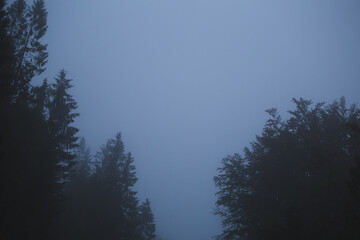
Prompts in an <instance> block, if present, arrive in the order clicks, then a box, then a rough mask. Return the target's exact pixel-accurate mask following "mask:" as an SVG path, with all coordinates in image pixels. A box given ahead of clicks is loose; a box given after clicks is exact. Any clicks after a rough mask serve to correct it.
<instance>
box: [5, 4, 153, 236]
mask: <svg viewBox="0 0 360 240" xmlns="http://www.w3.org/2000/svg"><path fill="white" fill-rule="evenodd" d="M46 31H47V10H46V6H45V4H44V1H43V0H35V1H33V3H32V4H31V5H29V4H27V2H26V1H25V0H15V1H13V2H12V4H11V5H6V3H5V1H4V0H0V81H1V82H0V111H1V113H0V177H1V179H0V237H1V239H9V240H10V239H11V240H13V239H134V240H151V239H154V238H155V224H154V216H153V214H152V211H151V207H150V201H149V200H146V201H145V202H142V203H140V201H139V199H138V198H137V194H136V191H135V190H134V185H135V183H136V180H137V178H136V172H135V166H134V159H133V157H132V155H131V154H130V153H126V152H125V148H124V144H123V142H122V139H121V135H120V133H118V134H117V135H116V136H115V138H113V139H110V140H109V141H108V142H107V143H106V144H105V145H104V146H103V147H101V149H100V151H99V152H98V154H97V155H96V156H95V157H92V156H91V154H90V151H89V150H88V148H87V147H86V144H85V140H84V139H81V140H80V142H79V141H78V136H77V133H78V131H79V129H77V128H76V127H74V126H73V123H74V121H75V119H76V117H77V116H78V115H79V114H78V113H76V109H77V103H76V101H75V99H74V98H73V96H72V95H71V94H69V90H70V89H71V87H72V83H71V82H72V80H71V79H70V78H69V77H68V75H67V73H66V71H65V70H61V71H60V72H59V74H58V76H57V77H55V79H54V81H53V82H49V81H47V79H45V80H44V81H43V82H42V84H41V85H40V86H35V85H33V84H32V80H33V79H34V78H35V77H38V76H40V74H42V73H43V72H44V71H45V70H46V63H47V57H48V51H47V44H45V43H44V42H43V40H42V39H43V37H44V35H45V33H46Z"/></svg>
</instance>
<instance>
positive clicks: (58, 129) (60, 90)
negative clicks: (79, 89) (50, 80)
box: [48, 70, 79, 182]
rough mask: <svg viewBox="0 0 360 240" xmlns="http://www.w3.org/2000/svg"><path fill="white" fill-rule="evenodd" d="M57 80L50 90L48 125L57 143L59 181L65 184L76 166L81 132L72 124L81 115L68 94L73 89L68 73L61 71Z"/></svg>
mask: <svg viewBox="0 0 360 240" xmlns="http://www.w3.org/2000/svg"><path fill="white" fill-rule="evenodd" d="M55 80H56V83H54V84H52V85H51V88H50V102H49V107H48V109H49V110H48V111H49V119H48V124H49V132H50V135H51V136H52V137H53V141H54V142H55V143H56V148H55V149H54V151H56V155H57V163H58V168H59V171H58V173H59V175H58V181H59V182H64V181H65V180H66V178H67V177H68V176H69V174H70V170H71V168H72V166H73V165H74V161H73V159H74V158H75V154H74V152H73V149H74V148H75V147H76V146H77V145H76V140H77V137H76V133H77V132H78V131H79V130H78V129H77V128H75V127H73V126H72V125H71V124H72V123H73V122H74V120H75V118H76V117H77V116H78V115H79V114H78V113H74V112H73V111H74V110H75V109H76V108H77V103H76V101H75V100H74V99H73V97H72V96H71V95H70V94H69V92H68V91H69V89H70V88H71V87H72V85H71V84H70V83H71V79H68V78H67V76H66V72H65V71H64V70H61V71H60V73H59V75H58V77H57V78H55Z"/></svg>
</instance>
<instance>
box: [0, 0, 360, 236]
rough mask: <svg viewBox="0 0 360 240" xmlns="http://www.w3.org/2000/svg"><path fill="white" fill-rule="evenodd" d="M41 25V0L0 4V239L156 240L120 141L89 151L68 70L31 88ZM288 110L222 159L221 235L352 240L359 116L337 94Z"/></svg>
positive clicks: (358, 190)
mask: <svg viewBox="0 0 360 240" xmlns="http://www.w3.org/2000/svg"><path fill="white" fill-rule="evenodd" d="M47 18H48V12H47V8H46V6H45V2H44V0H34V1H33V2H32V3H31V4H29V3H28V2H27V1H25V0H15V1H12V3H11V4H7V3H6V1H5V0H0V84H1V85H0V111H1V112H0V176H1V180H0V195H1V196H0V223H1V224H0V238H1V239H4V240H17V239H39V240H41V239H44V240H45V239H46V240H48V239H54V240H57V239H58V240H65V239H109V240H111V239H119V240H155V239H158V240H159V239H162V238H161V237H160V236H158V234H157V228H156V224H155V222H156V221H155V217H156V215H155V216H154V214H153V211H152V208H151V201H150V200H151V199H150V200H149V199H148V198H146V199H145V200H144V201H141V200H140V198H139V196H138V195H139V194H138V192H137V190H136V189H135V185H136V183H137V181H138V178H137V172H136V168H135V166H136V164H135V163H136V162H135V159H134V157H133V155H132V154H131V153H130V152H128V151H127V150H126V149H125V144H124V142H123V139H122V134H121V133H120V132H114V137H112V138H110V139H109V140H108V141H107V142H105V143H104V144H103V145H102V146H101V147H100V148H99V150H98V151H97V153H96V154H92V153H91V151H90V149H89V147H88V145H87V143H86V140H85V138H84V137H80V136H79V129H78V128H77V127H75V124H74V123H75V121H76V119H77V117H79V113H78V112H77V108H78V103H77V101H76V99H75V96H73V95H72V94H71V93H70V92H71V89H72V87H73V85H72V84H73V80H72V79H71V77H69V74H68V73H67V71H66V70H64V69H63V70H60V71H59V73H58V75H57V76H53V77H52V79H51V80H48V79H47V78H45V79H44V80H43V81H42V83H41V84H39V85H36V84H34V79H38V78H39V77H41V78H43V74H44V72H45V70H46V67H47V61H48V56H49V52H48V45H47V43H45V41H44V36H45V34H46V32H47V28H48V25H47ZM60 68H61V67H60ZM74 81H76V79H75V80H74ZM292 102H293V104H294V109H293V110H289V111H288V115H287V117H286V119H285V120H283V118H282V116H281V115H280V114H279V113H278V111H277V109H276V108H271V109H268V110H266V113H267V114H268V115H269V118H268V120H267V121H266V123H265V125H264V128H263V130H262V132H261V134H260V135H258V136H256V138H255V140H254V141H252V142H250V146H249V147H245V148H244V149H243V151H242V154H240V153H236V154H233V155H230V154H229V155H227V156H226V157H225V158H223V159H222V161H221V162H220V160H219V164H220V167H219V168H218V169H217V175H216V176H214V178H213V182H214V184H215V186H216V189H217V192H216V194H215V198H216V204H215V206H214V209H215V210H214V215H216V216H218V217H220V219H221V225H222V232H221V233H220V234H219V235H217V236H215V237H216V238H217V239H219V240H235V239H238V240H255V239H274V240H275V239H276V240H280V239H299V240H300V239H319V240H320V239H327V240H330V239H331V240H332V239H334V240H335V239H350V240H356V239H360V228H359V226H360V109H359V108H358V106H357V105H355V104H352V105H351V104H348V103H347V101H346V99H345V97H341V98H339V99H337V100H335V101H334V102H332V103H330V104H327V103H325V102H320V103H314V102H313V101H311V100H307V99H304V98H293V100H292ZM244 127H246V126H244ZM209 211H211V209H209ZM189 218H191V216H189ZM200 224H201V223H200ZM179 228H180V227H179Z"/></svg>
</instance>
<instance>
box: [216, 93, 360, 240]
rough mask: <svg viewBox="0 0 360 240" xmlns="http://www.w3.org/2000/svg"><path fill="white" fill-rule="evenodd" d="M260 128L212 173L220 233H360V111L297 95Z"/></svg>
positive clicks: (288, 235) (234, 236)
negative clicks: (284, 110) (285, 114)
mask: <svg viewBox="0 0 360 240" xmlns="http://www.w3.org/2000/svg"><path fill="white" fill-rule="evenodd" d="M293 102H294V103H295V105H296V108H295V110H293V111H289V114H290V117H289V119H288V120H286V121H283V120H282V119H281V117H280V116H279V114H278V113H277V111H276V109H270V110H267V112H268V113H269V114H270V119H269V120H268V121H267V122H266V124H265V127H264V129H263V132H262V134H261V135H260V136H257V137H256V140H255V141H253V142H252V143H251V147H250V148H245V149H244V153H243V155H242V156H241V155H239V154H235V155H233V156H228V157H226V158H224V159H223V160H222V167H221V168H219V169H218V175H217V176H216V177H215V178H214V181H215V184H216V186H217V187H218V189H219V191H218V192H217V197H218V200H217V208H216V212H215V213H216V214H218V215H220V216H222V217H223V221H222V225H223V228H224V229H223V233H222V234H221V235H220V236H218V238H219V239H328V240H329V239H360V228H359V226H360V197H359V196H360V161H359V153H360V152H359V150H360V149H359V148H360V142H359V136H360V132H359V127H358V126H359V123H360V110H359V109H358V108H357V107H356V106H355V105H352V106H350V107H348V106H347V105H346V102H345V98H341V99H340V100H338V101H335V102H334V103H332V104H328V105H325V104H324V103H319V104H316V105H313V104H312V102H311V101H308V100H304V99H301V98H300V99H298V100H297V99H293Z"/></svg>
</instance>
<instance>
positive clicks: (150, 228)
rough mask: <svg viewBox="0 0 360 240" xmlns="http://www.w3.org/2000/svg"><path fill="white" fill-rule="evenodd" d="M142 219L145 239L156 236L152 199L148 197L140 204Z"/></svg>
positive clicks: (149, 239) (142, 230)
mask: <svg viewBox="0 0 360 240" xmlns="http://www.w3.org/2000/svg"><path fill="white" fill-rule="evenodd" d="M139 210H140V219H141V232H142V235H143V239H144V240H152V239H154V238H155V237H156V235H155V231H156V229H155V223H154V215H153V213H152V211H151V207H150V201H149V200H148V199H146V201H145V202H143V203H142V204H141V205H140V209H139Z"/></svg>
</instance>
